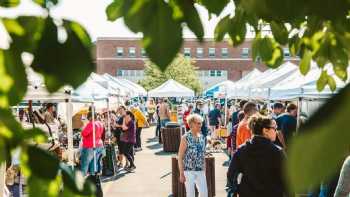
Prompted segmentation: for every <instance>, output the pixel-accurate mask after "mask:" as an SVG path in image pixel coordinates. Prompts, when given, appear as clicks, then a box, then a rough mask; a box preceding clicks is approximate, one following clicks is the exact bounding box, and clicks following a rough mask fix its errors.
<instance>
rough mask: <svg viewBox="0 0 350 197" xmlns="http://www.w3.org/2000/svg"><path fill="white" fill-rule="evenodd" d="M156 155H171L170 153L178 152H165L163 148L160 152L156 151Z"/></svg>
mask: <svg viewBox="0 0 350 197" xmlns="http://www.w3.org/2000/svg"><path fill="white" fill-rule="evenodd" d="M154 154H155V155H159V156H170V155H175V154H176V152H173V153H172V152H164V151H163V150H160V151H158V152H155V153H154Z"/></svg>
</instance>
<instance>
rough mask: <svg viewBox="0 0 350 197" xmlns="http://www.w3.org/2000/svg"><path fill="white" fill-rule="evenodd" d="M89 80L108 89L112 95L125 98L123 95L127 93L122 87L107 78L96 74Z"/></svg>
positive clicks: (92, 74)
mask: <svg viewBox="0 0 350 197" xmlns="http://www.w3.org/2000/svg"><path fill="white" fill-rule="evenodd" d="M89 79H91V80H93V81H95V82H96V83H98V84H100V85H101V86H102V87H104V88H105V89H107V90H108V92H109V94H110V95H115V96H125V95H122V94H123V93H124V94H125V92H124V91H122V89H121V87H120V86H119V85H117V84H116V83H114V82H113V81H112V80H108V79H106V78H105V77H103V76H101V75H98V74H96V73H91V75H90V77H89Z"/></svg>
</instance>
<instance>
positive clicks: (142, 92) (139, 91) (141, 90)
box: [117, 78, 147, 96]
mask: <svg viewBox="0 0 350 197" xmlns="http://www.w3.org/2000/svg"><path fill="white" fill-rule="evenodd" d="M117 80H120V81H121V82H122V83H126V84H128V85H129V86H130V87H133V88H134V89H135V90H136V92H137V94H138V96H147V91H146V90H145V88H143V87H142V86H140V85H139V84H137V83H134V82H132V81H129V80H127V79H118V78H117Z"/></svg>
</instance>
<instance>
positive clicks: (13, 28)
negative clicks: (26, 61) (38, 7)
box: [3, 16, 45, 53]
mask: <svg viewBox="0 0 350 197" xmlns="http://www.w3.org/2000/svg"><path fill="white" fill-rule="evenodd" d="M3 24H4V26H5V28H6V30H7V31H8V32H9V34H10V36H11V39H12V42H13V43H12V45H15V46H16V48H17V49H19V50H20V51H26V52H29V53H33V51H34V49H35V48H36V46H37V44H38V41H39V40H40V38H41V34H42V31H43V28H44V25H45V19H44V18H41V17H33V16H21V17H18V18H16V19H7V18H5V19H3Z"/></svg>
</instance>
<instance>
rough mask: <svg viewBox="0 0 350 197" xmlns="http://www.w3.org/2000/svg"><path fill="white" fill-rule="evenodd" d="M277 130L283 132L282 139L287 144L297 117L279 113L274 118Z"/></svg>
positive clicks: (295, 127) (293, 130)
mask: <svg viewBox="0 0 350 197" xmlns="http://www.w3.org/2000/svg"><path fill="white" fill-rule="evenodd" d="M276 123H277V130H279V131H281V132H282V133H283V137H284V141H285V143H286V144H287V143H288V141H289V139H290V138H291V137H292V136H293V133H294V132H295V131H296V129H297V119H296V118H295V117H293V116H291V115H289V114H281V115H280V116H278V117H277V119H276Z"/></svg>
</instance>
